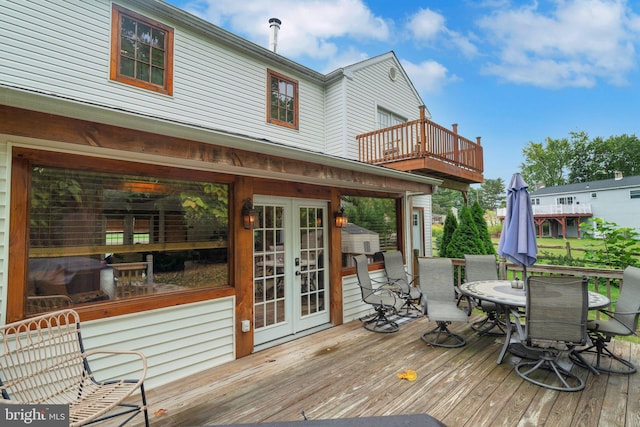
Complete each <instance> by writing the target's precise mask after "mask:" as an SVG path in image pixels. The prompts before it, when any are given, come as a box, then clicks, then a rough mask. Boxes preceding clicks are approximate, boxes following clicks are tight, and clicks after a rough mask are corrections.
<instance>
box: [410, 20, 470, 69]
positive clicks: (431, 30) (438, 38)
mask: <svg viewBox="0 0 640 427" xmlns="http://www.w3.org/2000/svg"><path fill="white" fill-rule="evenodd" d="M407 31H408V32H409V34H410V35H411V37H412V38H413V40H414V41H416V42H417V43H418V44H427V45H430V46H435V45H437V44H439V43H440V44H443V45H445V46H446V47H452V48H454V49H457V50H458V51H460V52H461V53H462V54H463V55H465V56H468V57H470V56H473V55H475V54H476V53H477V49H476V46H475V45H474V44H473V43H471V41H470V40H469V38H468V37H465V36H463V35H462V34H460V33H458V32H456V31H452V30H450V29H449V28H447V26H446V20H445V18H444V16H442V15H441V14H439V13H437V12H434V11H433V10H431V9H420V10H418V12H416V13H415V14H414V15H413V16H411V17H410V18H409V19H408V21H407Z"/></svg>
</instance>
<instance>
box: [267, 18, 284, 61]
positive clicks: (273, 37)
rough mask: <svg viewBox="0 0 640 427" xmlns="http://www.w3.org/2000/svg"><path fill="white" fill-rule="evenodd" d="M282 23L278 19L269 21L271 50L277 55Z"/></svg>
mask: <svg viewBox="0 0 640 427" xmlns="http://www.w3.org/2000/svg"><path fill="white" fill-rule="evenodd" d="M280 24H282V21H280V20H279V19H278V18H271V19H269V30H270V31H269V50H271V51H272V52H273V53H276V49H277V47H278V30H279V29H280Z"/></svg>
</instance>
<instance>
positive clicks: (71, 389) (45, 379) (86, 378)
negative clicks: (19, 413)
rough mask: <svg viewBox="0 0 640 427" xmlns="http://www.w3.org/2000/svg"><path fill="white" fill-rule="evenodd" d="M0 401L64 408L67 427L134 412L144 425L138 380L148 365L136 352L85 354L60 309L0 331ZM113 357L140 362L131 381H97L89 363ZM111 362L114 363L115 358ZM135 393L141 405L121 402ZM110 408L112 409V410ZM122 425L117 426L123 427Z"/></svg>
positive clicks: (74, 322) (72, 320)
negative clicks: (67, 406)
mask: <svg viewBox="0 0 640 427" xmlns="http://www.w3.org/2000/svg"><path fill="white" fill-rule="evenodd" d="M0 337H1V338H2V349H1V353H0V392H1V393H2V398H3V399H5V400H4V401H3V400H0V402H4V403H8V404H38V405H46V404H68V405H69V425H70V426H81V425H85V424H89V423H93V422H96V421H101V420H106V419H109V418H114V417H119V416H127V418H126V419H125V420H124V422H123V423H122V424H125V423H127V422H128V421H130V420H132V419H133V418H134V417H135V416H136V415H138V414H139V413H141V412H142V413H143V414H144V418H145V424H146V425H147V426H148V425H149V417H148V414H147V402H146V396H145V392H144V385H143V381H144V378H145V376H146V372H147V362H146V359H145V357H144V356H143V355H142V353H140V352H137V351H85V349H84V346H83V343H82V335H81V334H80V317H79V316H78V313H76V312H75V311H74V310H72V309H66V310H60V311H55V312H51V313H47V314H44V315H41V316H37V317H32V318H29V319H26V320H22V321H18V322H14V323H10V324H8V325H4V326H2V327H0ZM105 355H107V356H108V355H115V357H116V358H117V360H116V361H117V362H118V363H122V362H123V361H125V360H126V358H127V357H128V356H129V355H133V356H136V358H137V359H139V360H140V362H141V374H140V377H139V379H135V380H108V381H98V380H97V379H96V378H95V376H94V373H93V372H92V371H91V368H90V367H89V359H92V358H93V357H94V356H97V357H98V358H100V364H101V365H104V364H105V361H108V360H109V359H105ZM114 360H115V359H114ZM137 390H139V391H140V395H141V400H142V404H141V405H136V404H131V403H123V402H124V401H125V399H127V398H128V397H129V396H131V395H132V394H133V393H134V392H135V391H137ZM113 410H117V412H114V411H113ZM122 424H121V425H122Z"/></svg>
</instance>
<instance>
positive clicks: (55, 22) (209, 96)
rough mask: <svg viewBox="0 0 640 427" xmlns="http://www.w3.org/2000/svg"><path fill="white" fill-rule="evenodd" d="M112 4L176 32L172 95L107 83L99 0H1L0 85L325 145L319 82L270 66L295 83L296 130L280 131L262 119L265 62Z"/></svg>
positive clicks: (107, 14)
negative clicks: (296, 103) (0, 80)
mask: <svg viewBox="0 0 640 427" xmlns="http://www.w3.org/2000/svg"><path fill="white" fill-rule="evenodd" d="M118 4H119V5H121V6H123V7H125V8H128V9H130V10H133V11H135V12H138V13H140V14H142V15H144V16H146V17H148V18H151V19H154V20H157V21H159V22H161V23H163V24H166V25H169V26H171V27H173V28H175V45H174V52H175V56H174V77H173V78H174V92H173V96H172V97H171V96H167V95H162V94H157V93H154V92H150V91H148V90H145V89H141V88H136V87H132V86H130V85H126V84H123V83H119V82H115V81H111V80H109V59H110V42H111V40H110V37H111V36H110V28H111V2H109V1H105V0H94V1H91V2H86V1H85V0H68V1H57V2H46V3H45V2H24V1H21V0H20V1H17V0H16V1H13V0H9V1H5V2H3V13H2V14H0V49H1V50H2V52H3V54H4V57H3V59H4V61H2V63H1V64H0V74H2V76H3V83H5V84H8V85H14V86H17V87H21V88H25V89H29V90H36V91H41V92H44V93H52V94H56V95H59V96H63V97H68V98H71V99H76V100H79V101H83V102H90V103H95V104H97V105H104V106H106V107H109V108H117V109H123V110H125V111H132V112H135V113H139V114H144V115H150V116H154V117H159V118H165V119H169V120H175V121H178V122H184V123H190V124H194V125H198V126H205V127H208V128H214V129H221V130H224V131H228V132H234V133H238V134H242V135H249V136H256V137H261V138H262V137H265V135H269V139H270V140H273V141H276V142H280V143H286V144H290V145H293V146H297V147H300V148H308V149H313V150H318V147H322V146H323V143H324V138H323V130H324V119H323V114H324V109H323V108H321V107H320V108H319V107H318V106H322V105H323V102H324V99H323V96H324V95H323V88H322V87H321V85H319V84H316V83H312V82H310V81H309V80H306V79H304V78H302V77H301V76H298V75H295V74H291V73H289V72H288V71H287V70H281V69H277V68H274V67H271V68H273V69H274V70H275V71H277V72H280V73H282V74H285V75H288V76H290V77H291V78H293V79H296V80H298V82H299V85H300V86H299V96H300V102H299V130H297V131H296V130H292V129H282V128H278V126H274V125H271V124H269V123H267V122H266V82H267V77H266V70H267V68H268V64H266V63H263V62H259V61H256V60H255V59H253V58H251V57H249V56H247V55H246V54H243V53H241V52H238V51H234V50H231V49H229V48H228V47H226V46H224V45H222V44H220V43H216V42H215V41H213V40H212V39H211V38H206V37H204V36H203V35H202V34H201V33H199V32H196V31H194V30H193V29H190V28H185V27H184V26H180V25H179V23H177V22H172V21H171V19H169V18H166V17H162V16H156V15H155V14H153V13H150V12H149V11H147V10H145V9H141V8H140V7H137V6H132V5H130V4H128V3H127V2H118ZM16 17H19V18H16ZM25 17H28V18H25ZM266 30H267V29H266V24H265V31H266ZM87 52H90V55H87ZM105 94H108V95H109V96H105Z"/></svg>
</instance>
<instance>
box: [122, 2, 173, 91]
mask: <svg viewBox="0 0 640 427" xmlns="http://www.w3.org/2000/svg"><path fill="white" fill-rule="evenodd" d="M112 19H113V23H112V30H111V37H112V40H111V80H116V81H119V82H122V83H127V84H131V85H133V86H137V87H142V88H144V89H149V90H152V91H155V92H160V93H164V94H167V95H172V93H173V28H171V27H168V26H166V25H163V24H161V23H159V22H157V21H154V20H152V19H149V18H146V17H144V16H142V15H140V14H138V13H135V12H133V11H130V10H127V9H124V8H122V7H120V6H117V5H113V18H112Z"/></svg>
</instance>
